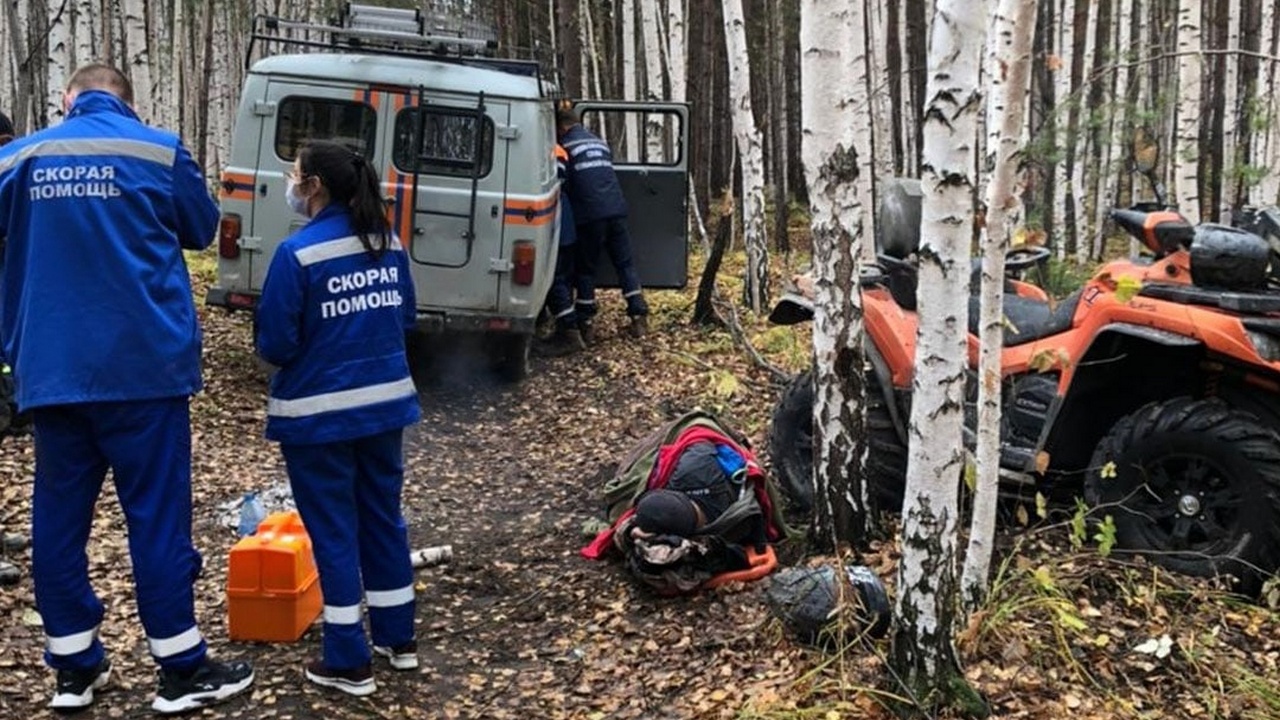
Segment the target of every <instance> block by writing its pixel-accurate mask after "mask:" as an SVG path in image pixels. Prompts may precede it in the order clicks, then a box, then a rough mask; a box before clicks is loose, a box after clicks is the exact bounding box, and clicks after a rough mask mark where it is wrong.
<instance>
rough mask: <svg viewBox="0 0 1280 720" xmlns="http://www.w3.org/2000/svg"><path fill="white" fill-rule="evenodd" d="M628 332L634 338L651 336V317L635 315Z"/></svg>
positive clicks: (632, 317)
mask: <svg viewBox="0 0 1280 720" xmlns="http://www.w3.org/2000/svg"><path fill="white" fill-rule="evenodd" d="M627 332H628V333H630V334H631V337H633V338H642V337H644V336H645V335H648V334H649V316H648V315H633V316H631V325H629V326H628V327H627Z"/></svg>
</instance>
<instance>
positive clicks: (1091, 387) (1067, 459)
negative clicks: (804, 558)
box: [770, 180, 1280, 592]
mask: <svg viewBox="0 0 1280 720" xmlns="http://www.w3.org/2000/svg"><path fill="white" fill-rule="evenodd" d="M1161 194H1162V193H1161V192H1160V190H1159V187H1158V186H1157V202H1156V203H1149V204H1142V205H1137V206H1134V207H1133V208H1131V209H1127V210H1113V211H1111V213H1110V215H1111V218H1112V220H1113V221H1114V222H1115V223H1116V224H1117V225H1118V226H1119V227H1121V228H1122V229H1124V230H1125V231H1126V232H1128V233H1129V234H1131V235H1133V236H1134V237H1136V238H1138V239H1139V240H1140V241H1141V242H1142V243H1143V244H1144V245H1145V246H1146V248H1147V250H1149V251H1150V253H1151V254H1150V256H1149V257H1148V256H1144V257H1142V258H1139V259H1134V260H1124V261H1115V262H1110V263H1107V264H1106V265H1104V266H1103V267H1102V268H1100V269H1099V270H1098V271H1097V273H1096V274H1095V275H1094V276H1093V277H1092V278H1091V279H1090V280H1089V281H1088V282H1087V283H1085V285H1084V286H1083V287H1082V288H1080V289H1079V290H1077V291H1075V292H1074V293H1072V294H1071V295H1070V296H1068V297H1066V298H1065V299H1063V300H1060V301H1058V302H1056V303H1054V302H1051V301H1050V300H1049V299H1048V297H1047V296H1046V294H1045V293H1044V292H1043V291H1042V290H1041V289H1040V288H1039V287H1037V286H1035V285H1034V284H1032V283H1030V282H1028V281H1026V280H1024V279H1023V277H1024V276H1025V275H1026V274H1027V273H1028V271H1030V270H1033V269H1037V268H1038V269H1040V270H1041V271H1043V269H1044V267H1045V263H1046V261H1047V259H1048V255H1049V254H1048V252H1047V251H1046V250H1045V249H1043V248H1031V247H1028V248H1017V249H1014V250H1012V251H1010V254H1009V256H1008V274H1009V277H1008V279H1007V280H1006V284H1005V291H1006V295H1005V301H1004V308H1003V309H1004V315H1005V318H1006V320H1007V322H1006V326H1005V336H1004V349H1003V352H1002V358H1001V365H1002V375H1003V400H1002V402H1003V413H1002V419H1001V427H1000V437H1001V453H1000V464H1001V474H1000V479H1001V483H1002V490H1003V491H1005V492H1010V493H1017V494H1022V495H1028V494H1033V493H1035V492H1043V493H1045V494H1046V495H1050V496H1055V497H1061V496H1063V495H1064V494H1070V495H1073V496H1081V495H1083V497H1084V500H1085V502H1086V503H1087V504H1088V505H1089V506H1090V507H1091V508H1093V509H1094V513H1093V514H1094V516H1096V517H1097V518H1098V519H1101V518H1103V517H1105V516H1111V518H1112V520H1113V522H1114V527H1115V540H1116V543H1115V547H1116V548H1117V550H1122V551H1129V552H1136V553H1142V554H1146V555H1148V556H1149V557H1150V558H1151V559H1152V560H1153V561H1155V562H1157V563H1159V564H1161V565H1163V566H1165V567H1167V568H1169V569H1172V570H1175V571H1179V572H1183V573H1188V574H1192V575H1199V576H1212V575H1216V574H1223V575H1232V576H1234V577H1235V578H1237V580H1238V581H1239V585H1238V586H1237V587H1238V588H1239V589H1240V590H1241V591H1243V592H1254V591H1256V590H1257V589H1258V588H1259V587H1260V585H1261V583H1262V581H1263V580H1264V579H1265V578H1266V577H1268V576H1269V575H1271V574H1272V573H1273V572H1274V571H1275V570H1276V568H1277V567H1280V434H1278V432H1280V277H1277V276H1275V275H1273V274H1272V273H1273V271H1275V270H1276V269H1277V268H1280V262H1272V260H1273V258H1277V257H1280V255H1276V254H1275V253H1274V252H1273V251H1272V248H1271V246H1269V244H1268V241H1269V240H1270V241H1271V242H1273V243H1275V244H1276V245H1277V246H1280V212H1277V211H1276V210H1275V209H1268V210H1263V211H1253V212H1252V213H1249V214H1248V216H1247V220H1248V222H1247V223H1242V224H1247V225H1249V226H1250V229H1253V230H1256V231H1258V232H1265V233H1266V234H1268V235H1269V238H1268V239H1266V240H1264V239H1263V238H1262V237H1260V236H1259V234H1255V233H1253V232H1248V231H1246V230H1244V229H1239V228H1235V227H1229V226H1224V225H1213V224H1202V225H1199V226H1193V225H1192V224H1190V223H1189V222H1187V220H1186V219H1185V218H1183V217H1182V216H1181V215H1179V214H1178V213H1176V212H1171V211H1168V210H1166V209H1164V203H1163V199H1162V198H1161V197H1160V195H1161ZM882 198H883V200H882V203H881V206H880V208H879V228H880V236H879V237H878V238H877V241H878V242H877V245H878V251H879V254H878V260H877V262H876V264H875V265H874V266H871V267H867V268H864V270H863V272H862V276H861V286H862V304H863V310H864V313H865V315H864V317H865V332H866V355H867V366H866V383H865V388H866V415H867V424H866V437H865V440H866V442H867V443H868V446H869V452H868V461H867V474H866V477H865V480H866V482H867V483H868V487H869V490H870V491H871V493H872V495H873V497H874V498H875V499H876V501H878V503H879V505H880V507H882V508H885V509H888V510H897V509H898V508H900V507H901V504H902V491H903V487H904V485H905V478H906V465H907V437H908V433H907V418H908V416H909V414H910V406H911V392H912V377H913V373H914V351H915V343H916V313H915V301H916V295H915V277H916V274H915V265H914V264H913V262H912V260H911V258H912V256H913V253H914V252H915V250H916V246H917V245H918V239H919V227H920V223H919V217H920V188H919V182H918V181H913V180H892V181H889V182H887V183H885V187H884V189H883V192H882ZM979 277H980V271H979V270H978V269H977V268H976V262H975V272H974V274H973V275H972V277H971V287H972V288H973V294H972V296H971V298H970V308H969V333H970V334H969V363H970V373H969V382H968V398H967V402H966V408H965V410H966V412H965V433H964V434H965V442H966V444H967V445H968V446H969V447H970V448H971V449H972V447H973V445H974V439H975V435H974V425H975V419H976V416H977V383H976V381H975V380H976V373H975V372H974V368H975V367H976V365H977V360H978V338H977V333H978V298H977V285H978V279H979ZM805 285H806V283H804V282H801V283H800V286H801V288H804V287H805ZM808 286H809V287H811V283H809V284H808ZM812 316H813V305H812V293H811V292H803V291H801V292H796V293H789V294H788V295H787V296H786V297H784V298H783V299H782V300H781V301H780V302H779V303H778V306H777V307H775V308H774V311H773V313H772V314H771V316H770V318H771V319H772V320H773V321H774V322H777V323H779V324H791V323H796V322H801V321H804V320H806V319H810V318H812ZM813 392H814V390H813V377H812V373H810V372H806V373H803V374H801V375H800V376H799V377H798V378H797V379H796V380H795V381H794V382H793V384H792V385H791V386H790V387H789V388H788V389H787V391H786V392H785V393H784V395H783V397H782V398H781V400H780V402H779V403H778V406H777V407H776V409H775V412H774V418H773V428H772V432H771V436H770V451H771V456H772V458H773V462H774V467H775V474H777V475H778V478H779V482H780V486H781V487H782V488H783V489H784V490H785V491H786V493H787V495H788V496H789V499H790V501H791V504H792V506H793V507H795V508H796V509H798V510H800V511H802V512H803V511H807V510H808V509H809V508H810V507H811V503H812V496H813V490H812V479H811V477H812V465H813V447H812V444H813V432H812V428H813V425H812V422H813V421H812V407H813ZM1028 491H1030V492H1028Z"/></svg>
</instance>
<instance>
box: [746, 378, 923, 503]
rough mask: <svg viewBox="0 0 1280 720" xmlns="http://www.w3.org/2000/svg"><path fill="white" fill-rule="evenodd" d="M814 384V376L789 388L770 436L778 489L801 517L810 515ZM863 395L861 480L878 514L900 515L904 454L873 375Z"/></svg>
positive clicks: (902, 445)
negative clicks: (864, 460)
mask: <svg viewBox="0 0 1280 720" xmlns="http://www.w3.org/2000/svg"><path fill="white" fill-rule="evenodd" d="M813 383H814V380H813V371H812V370H806V371H805V372H803V373H801V374H800V375H798V376H797V377H796V379H795V380H793V381H792V382H791V385H789V386H788V387H787V390H786V392H784V393H783V394H782V399H781V400H779V401H778V404H777V405H776V406H775V408H774V411H773V426H772V428H771V429H770V432H769V457H771V458H773V467H774V472H775V474H776V475H777V476H778V485H779V487H780V488H781V489H782V491H783V493H784V494H785V495H786V496H787V500H788V502H789V503H790V504H791V507H792V508H794V509H795V510H797V511H798V512H802V513H809V512H810V511H812V509H813V399H814V386H813ZM863 391H864V393H865V395H866V407H867V417H866V425H865V433H866V435H865V439H866V443H867V473H866V477H865V478H864V480H865V482H866V483H867V490H868V494H869V495H871V497H872V499H873V500H874V501H875V503H876V505H877V506H878V508H879V509H880V510H882V511H885V512H895V513H896V512H898V511H899V510H901V509H902V495H903V491H904V490H905V489H906V484H907V448H906V446H905V445H904V444H903V443H902V440H901V439H900V438H899V437H898V431H897V429H896V428H895V427H894V424H893V416H892V415H890V414H889V405H888V402H887V401H886V400H885V396H884V390H883V389H882V388H881V386H880V379H879V378H878V377H877V376H876V374H875V371H874V370H868V371H867V373H866V374H865V376H864V381H863Z"/></svg>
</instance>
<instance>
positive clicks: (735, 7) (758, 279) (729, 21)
mask: <svg viewBox="0 0 1280 720" xmlns="http://www.w3.org/2000/svg"><path fill="white" fill-rule="evenodd" d="M724 34H725V46H726V48H727V49H728V53H729V99H730V103H731V105H730V107H731V109H732V112H733V136H734V141H735V144H736V145H737V148H738V158H739V166H740V167H741V170H742V227H743V235H744V236H745V244H746V248H747V277H746V284H745V286H744V288H743V294H744V296H745V300H746V303H747V305H748V307H750V308H751V310H752V312H755V313H759V312H761V311H762V310H763V309H764V308H765V306H767V305H768V304H769V246H768V243H767V242H766V239H765V222H764V220H765V218H764V145H763V140H762V138H761V136H760V129H759V128H758V127H756V119H755V113H754V111H753V110H752V107H751V56H750V53H749V52H748V47H747V31H746V21H745V19H744V17H743V14H742V0H724Z"/></svg>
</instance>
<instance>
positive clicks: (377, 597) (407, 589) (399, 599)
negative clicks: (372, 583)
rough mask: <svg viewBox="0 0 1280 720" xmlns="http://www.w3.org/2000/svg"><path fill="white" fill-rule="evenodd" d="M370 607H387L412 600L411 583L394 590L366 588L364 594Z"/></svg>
mask: <svg viewBox="0 0 1280 720" xmlns="http://www.w3.org/2000/svg"><path fill="white" fill-rule="evenodd" d="M364 598H365V600H366V601H367V602H368V603H369V607H371V608H389V607H396V606H399V605H404V604H405V603H411V602H413V585H412V584H410V585H405V586H404V587H402V588H396V589H395V590H368V591H366V592H365V594H364Z"/></svg>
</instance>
